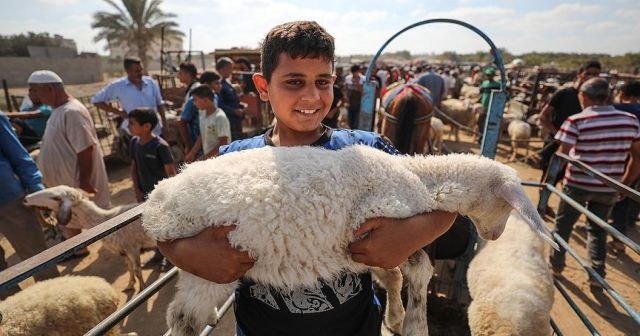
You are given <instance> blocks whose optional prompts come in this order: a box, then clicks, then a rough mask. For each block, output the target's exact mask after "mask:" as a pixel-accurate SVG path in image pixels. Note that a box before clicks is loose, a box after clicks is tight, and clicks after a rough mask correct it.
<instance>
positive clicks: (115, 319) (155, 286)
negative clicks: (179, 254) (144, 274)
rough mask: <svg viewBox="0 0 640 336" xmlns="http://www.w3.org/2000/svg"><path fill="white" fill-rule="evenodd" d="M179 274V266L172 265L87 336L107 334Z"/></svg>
mask: <svg viewBox="0 0 640 336" xmlns="http://www.w3.org/2000/svg"><path fill="white" fill-rule="evenodd" d="M176 275H178V268H177V267H172V268H171V269H170V270H169V271H168V272H167V273H165V274H164V275H163V276H162V277H160V278H159V279H158V280H156V281H154V282H153V283H152V284H151V285H150V286H149V287H147V288H145V289H144V290H143V291H142V292H140V293H138V295H136V296H135V297H133V298H132V299H131V300H129V301H128V302H127V303H126V304H125V305H124V306H123V307H122V308H120V309H118V310H117V311H116V312H114V313H113V314H111V315H109V317H107V318H106V319H104V320H103V321H102V322H100V323H98V324H97V325H96V326H95V327H93V328H92V329H91V330H89V331H88V332H87V333H86V334H85V336H99V335H104V334H106V333H107V332H108V331H109V330H111V328H113V327H115V326H116V325H117V324H118V323H120V321H122V320H124V319H125V318H126V317H127V316H129V314H131V312H133V311H134V310H135V309H136V308H138V306H140V305H141V304H142V303H144V302H146V301H147V300H148V299H149V298H150V297H151V296H152V295H154V294H155V293H157V292H158V291H159V290H160V289H162V287H164V286H165V285H166V284H167V283H168V282H169V281H171V280H172V279H173V278H175V277H176Z"/></svg>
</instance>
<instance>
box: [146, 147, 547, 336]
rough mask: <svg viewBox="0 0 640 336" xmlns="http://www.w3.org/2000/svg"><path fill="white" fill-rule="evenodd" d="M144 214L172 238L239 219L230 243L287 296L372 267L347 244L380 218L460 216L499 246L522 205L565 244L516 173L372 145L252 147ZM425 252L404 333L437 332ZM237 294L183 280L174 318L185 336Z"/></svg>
mask: <svg viewBox="0 0 640 336" xmlns="http://www.w3.org/2000/svg"><path fill="white" fill-rule="evenodd" d="M231 167H233V169H231ZM256 167H258V168H256ZM336 186H340V187H339V188H338V187H336ZM491 196H492V197H491ZM194 200H198V201H194ZM336 204H340V205H342V206H341V207H336ZM144 209H145V210H144V214H143V227H144V229H145V231H146V232H147V233H148V234H149V235H151V236H152V237H153V238H154V239H156V240H160V241H166V240H171V239H177V238H184V237H190V236H194V235H196V234H197V233H199V232H200V231H202V230H203V229H205V228H206V227H209V226H212V225H213V226H225V225H230V224H234V223H235V225H237V226H236V229H235V230H234V231H232V232H231V233H230V234H229V241H230V243H231V244H232V245H233V246H236V247H238V248H239V249H241V250H243V251H248V253H249V254H250V255H251V256H252V257H253V258H255V259H256V262H255V264H254V266H253V268H252V269H250V270H249V271H248V272H247V273H246V275H245V276H246V277H248V278H250V279H252V280H255V281H256V282H260V283H264V284H268V285H271V286H275V287H283V288H295V287H298V286H313V285H314V284H315V283H316V281H317V279H318V278H322V279H332V278H333V277H334V276H335V275H337V274H339V273H340V272H342V271H351V272H355V273H360V272H366V271H368V270H369V269H371V268H370V267H368V266H366V265H363V264H359V263H356V262H354V261H353V260H352V259H351V257H350V254H349V253H348V249H347V246H348V244H349V243H350V242H352V241H354V240H356V239H357V238H358V237H354V236H353V230H354V229H356V228H358V227H359V226H360V225H361V224H362V223H363V222H364V221H365V220H366V219H368V218H374V217H391V218H407V217H410V216H413V215H417V214H420V213H425V212H430V211H434V210H443V211H450V212H457V213H459V214H461V215H465V216H468V217H469V218H471V220H472V221H473V222H474V225H475V226H476V229H477V230H478V233H479V235H480V236H481V237H483V238H485V239H490V240H494V239H497V238H498V237H499V236H500V234H501V233H502V231H503V230H504V226H505V224H506V221H507V218H508V216H509V213H510V212H511V210H512V209H515V210H517V211H518V212H519V213H521V214H522V216H523V218H525V220H526V221H527V223H528V224H529V226H530V227H531V229H532V230H533V231H535V232H537V233H538V234H539V235H540V236H542V237H543V238H544V239H545V240H546V241H547V242H549V243H550V244H552V245H554V246H555V243H553V241H552V240H551V238H550V234H549V232H548V230H547V229H546V227H545V225H544V222H543V221H542V219H541V218H540V216H539V215H538V214H537V211H536V209H535V207H534V206H533V204H531V202H530V201H529V199H528V198H527V196H526V195H525V193H524V191H523V190H522V187H521V186H520V180H519V178H518V177H517V174H516V172H515V170H513V169H511V168H509V167H507V166H505V165H502V164H500V163H498V162H495V161H493V160H490V159H487V158H483V157H478V156H475V155H469V154H451V155H446V156H415V157H411V156H392V155H389V154H386V153H384V152H381V151H379V150H377V149H374V148H370V147H367V146H350V147H348V148H345V149H342V150H339V151H327V150H325V149H320V148H311V147H289V148H288V147H275V148H271V147H267V148H261V149H253V150H246V151H242V152H237V153H230V154H227V155H224V156H222V157H219V158H216V159H211V160H207V161H203V162H196V163H193V164H191V165H188V166H187V167H186V168H185V169H184V170H183V171H182V172H181V173H180V174H178V175H176V176H175V177H172V178H169V179H165V180H163V181H161V182H160V183H159V184H158V185H157V187H156V189H155V190H154V191H153V192H152V193H151V194H150V195H149V198H148V200H147V202H146V203H145V204H144ZM256 237H258V238H256ZM419 252H420V253H416V254H414V256H413V257H412V258H409V259H408V261H405V262H404V263H403V264H402V265H401V266H400V270H401V271H402V276H403V277H405V278H406V279H407V281H408V284H409V296H410V300H409V305H408V307H407V311H406V316H405V318H404V325H403V329H402V330H403V331H402V333H403V334H404V335H419V334H421V335H424V334H427V321H426V314H424V312H425V311H426V297H427V285H428V282H429V279H430V277H431V275H432V273H433V267H432V266H431V264H430V262H429V260H428V258H427V257H426V255H425V254H424V253H423V252H422V251H419ZM234 288H235V283H231V284H225V285H217V284H215V283H212V282H209V281H206V280H203V279H200V278H197V277H195V276H193V275H190V274H188V273H186V272H182V273H181V276H180V279H179V280H178V284H177V292H176V296H175V298H174V300H173V302H172V303H171V305H170V307H169V310H168V313H167V316H168V324H169V326H170V327H171V328H172V332H173V334H174V335H184V334H191V333H193V332H194V331H196V332H199V330H201V328H203V327H204V326H205V324H207V323H215V322H216V319H217V318H218V316H217V314H216V311H215V307H216V306H219V305H220V304H221V303H222V302H223V301H224V300H225V299H226V298H227V297H228V296H229V295H230V294H231V293H232V291H233V289H234ZM400 309H401V308H400Z"/></svg>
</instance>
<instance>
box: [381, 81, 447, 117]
mask: <svg viewBox="0 0 640 336" xmlns="http://www.w3.org/2000/svg"><path fill="white" fill-rule="evenodd" d="M406 90H411V91H413V92H414V93H417V94H419V95H420V96H422V97H424V98H425V99H426V100H427V101H429V103H431V104H432V105H433V99H432V98H431V93H430V92H429V90H428V89H427V88H425V87H424V86H422V85H420V84H418V83H406V84H405V83H396V84H394V85H392V86H391V87H390V88H389V90H388V91H387V93H385V95H384V97H383V98H382V111H380V113H381V114H382V116H383V117H385V118H386V119H387V120H388V121H389V122H391V123H394V124H397V123H398V122H400V120H399V119H398V118H397V117H396V116H394V115H392V114H390V113H388V112H387V108H388V107H389V105H391V102H392V101H393V100H394V99H395V98H396V97H397V96H398V95H399V94H401V93H403V92H405V91H406ZM434 113H435V111H431V113H429V114H427V115H426V116H422V117H418V118H415V119H413V124H414V125H419V124H422V123H425V122H428V121H429V119H430V118H431V117H433V114H434Z"/></svg>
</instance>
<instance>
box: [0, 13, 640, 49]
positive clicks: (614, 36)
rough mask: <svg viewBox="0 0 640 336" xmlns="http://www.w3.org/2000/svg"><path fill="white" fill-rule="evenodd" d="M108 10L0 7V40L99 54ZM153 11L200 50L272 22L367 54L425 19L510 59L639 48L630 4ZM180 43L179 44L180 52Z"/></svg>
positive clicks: (461, 45)
mask: <svg viewBox="0 0 640 336" xmlns="http://www.w3.org/2000/svg"><path fill="white" fill-rule="evenodd" d="M116 1H118V0H116ZM109 8H110V7H109V6H108V5H107V4H106V3H104V2H103V1H100V0H20V1H18V0H2V11H0V34H3V35H4V34H16V33H24V32H27V31H34V32H49V33H51V34H60V35H63V36H65V37H67V38H72V39H74V40H76V43H77V44H78V48H79V49H80V50H81V51H89V52H99V53H101V54H105V53H107V52H105V51H104V46H105V43H104V42H99V43H94V42H93V36H95V34H96V31H94V30H92V29H91V27H90V25H91V20H92V14H93V13H94V12H96V11H99V10H110V9H109ZM162 8H163V9H164V10H165V11H168V12H173V13H175V14H177V15H178V17H177V19H176V21H177V22H178V24H179V25H180V30H182V31H183V32H185V34H188V32H189V29H190V28H191V29H192V36H193V37H192V48H193V49H194V50H204V51H205V52H209V51H213V50H214V49H216V48H229V47H233V46H245V47H257V46H258V45H259V43H260V40H261V39H262V38H263V37H264V35H265V34H266V32H267V31H268V30H269V29H270V28H271V27H273V26H274V25H276V24H279V23H282V22H286V21H292V20H315V21H318V22H319V23H320V24H322V25H323V26H324V27H325V28H326V29H327V30H328V31H329V32H330V33H331V34H332V35H333V36H334V37H335V38H336V49H337V50H336V52H337V54H338V55H349V54H356V53H366V54H373V53H375V52H376V51H377V50H378V48H380V46H381V45H382V43H384V41H386V40H387V39H388V38H389V37H390V36H391V35H393V34H394V33H395V32H397V31H398V30H400V29H402V28H403V27H405V26H407V25H409V24H412V23H415V22H418V21H420V20H425V19H430V18H454V19H459V20H463V21H466V22H468V23H470V24H472V25H474V26H476V27H478V28H479V29H481V30H482V31H483V32H485V33H486V34H487V35H488V36H489V37H490V38H491V39H492V40H493V41H494V43H495V44H496V45H497V46H499V47H505V48H507V49H508V50H509V51H511V52H512V53H516V54H519V53H523V52H529V51H556V52H602V53H609V54H614V55H619V54H624V53H625V52H639V51H640V34H639V32H640V1H638V0H608V1H549V0H536V1H517V0H493V1H474V0H449V1H424V0H423V1H415V0H387V1H377V0H374V1H360V0H350V1H349V0H348V1H339V0H323V1H313V2H312V1H309V0H299V1H298V0H295V1H281V0H164V2H163V6H162ZM187 43H188V39H185V45H184V47H185V48H187V47H188V44H187ZM487 49H488V48H487V46H486V44H484V42H483V41H482V40H481V39H480V38H479V37H477V36H476V35H475V34H473V33H471V32H470V31H468V30H466V29H465V28H462V27H457V26H454V25H451V24H431V25H426V26H422V27H418V28H415V29H412V30H410V31H409V32H407V33H406V34H403V35H401V36H400V37H398V38H397V39H396V40H395V41H394V42H392V43H391V44H390V45H389V46H388V48H387V49H386V50H388V51H395V50H409V51H411V52H412V53H422V52H442V51H456V52H459V53H464V52H474V51H477V50H487Z"/></svg>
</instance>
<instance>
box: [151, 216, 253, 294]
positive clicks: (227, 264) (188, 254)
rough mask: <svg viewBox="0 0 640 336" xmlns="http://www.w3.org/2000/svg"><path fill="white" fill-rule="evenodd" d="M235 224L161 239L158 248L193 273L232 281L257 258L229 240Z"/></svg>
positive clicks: (179, 265) (215, 280) (244, 271)
mask: <svg viewBox="0 0 640 336" xmlns="http://www.w3.org/2000/svg"><path fill="white" fill-rule="evenodd" d="M234 229H235V226H234V225H231V226H222V227H213V226H212V227H209V228H206V229H204V230H203V231H202V232H200V233H199V234H197V235H195V236H193V237H189V238H183V239H176V240H172V241H166V242H160V241H159V242H158V248H160V252H162V255H164V256H165V257H166V258H167V259H169V261H171V263H173V264H174V265H176V266H178V267H180V268H181V269H183V270H184V271H187V272H189V273H191V274H193V275H196V276H198V277H201V278H203V279H206V280H209V281H213V282H215V283H219V284H220V283H229V282H233V281H235V280H237V279H239V278H240V277H242V276H243V275H244V274H245V273H246V272H247V271H248V270H249V269H250V268H251V267H253V263H254V260H253V259H251V257H249V254H248V253H247V252H241V251H238V250H236V249H234V248H233V247H231V244H229V240H228V239H227V235H228V234H229V232H230V231H233V230H234Z"/></svg>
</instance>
